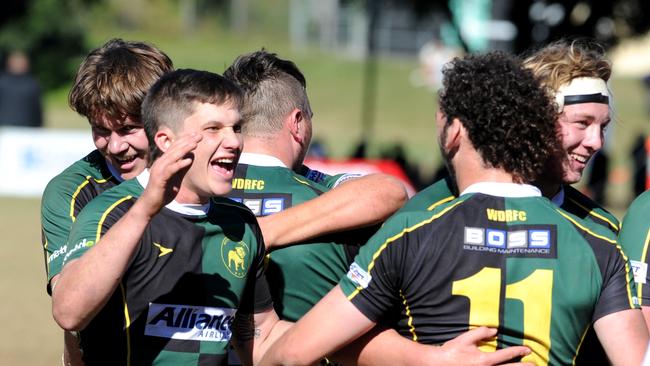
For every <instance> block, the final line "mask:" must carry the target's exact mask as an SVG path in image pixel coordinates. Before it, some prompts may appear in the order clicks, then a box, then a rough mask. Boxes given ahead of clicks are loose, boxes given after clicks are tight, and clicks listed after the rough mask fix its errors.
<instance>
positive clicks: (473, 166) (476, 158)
mask: <svg viewBox="0 0 650 366" xmlns="http://www.w3.org/2000/svg"><path fill="white" fill-rule="evenodd" d="M452 165H453V168H454V174H455V178H456V183H457V184H458V191H459V192H462V191H464V190H465V189H466V188H467V187H469V186H471V185H472V184H475V183H480V182H495V183H514V182H515V181H514V179H513V176H512V174H511V173H508V172H506V171H505V170H503V169H501V168H493V167H488V166H486V164H485V163H484V162H483V159H482V158H481V156H480V155H479V154H478V153H477V152H476V151H475V150H473V149H471V150H468V149H464V151H463V149H461V151H459V153H458V154H456V156H454V158H453V159H452Z"/></svg>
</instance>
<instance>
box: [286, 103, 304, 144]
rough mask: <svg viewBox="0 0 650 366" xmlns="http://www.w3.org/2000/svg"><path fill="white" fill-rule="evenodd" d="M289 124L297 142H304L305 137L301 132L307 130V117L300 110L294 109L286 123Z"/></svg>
mask: <svg viewBox="0 0 650 366" xmlns="http://www.w3.org/2000/svg"><path fill="white" fill-rule="evenodd" d="M285 122H286V123H287V124H288V127H289V132H290V133H291V136H292V137H293V139H294V140H295V141H296V142H302V140H303V135H302V134H301V132H302V131H303V129H305V128H306V127H305V122H306V121H305V116H304V114H303V113H302V111H301V110H300V109H298V108H294V109H293V110H292V111H291V113H289V115H288V116H287V120H286V121H285Z"/></svg>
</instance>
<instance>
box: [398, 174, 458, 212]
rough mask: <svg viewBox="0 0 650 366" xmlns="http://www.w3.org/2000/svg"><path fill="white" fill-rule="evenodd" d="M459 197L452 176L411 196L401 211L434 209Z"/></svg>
mask: <svg viewBox="0 0 650 366" xmlns="http://www.w3.org/2000/svg"><path fill="white" fill-rule="evenodd" d="M456 197H457V195H456V193H455V188H454V184H453V182H452V180H451V178H449V177H447V178H444V179H440V180H439V181H437V182H435V183H434V184H432V185H430V186H428V187H426V188H425V189H423V190H421V191H420V192H418V193H417V194H416V195H414V196H413V197H411V199H409V200H408V201H407V202H406V203H405V204H404V206H403V207H402V208H401V209H400V211H427V210H428V211H432V210H433V209H434V208H436V207H437V206H440V205H442V204H445V203H447V202H450V201H452V200H454V199H455V198H456Z"/></svg>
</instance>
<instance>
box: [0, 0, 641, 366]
mask: <svg viewBox="0 0 650 366" xmlns="http://www.w3.org/2000/svg"><path fill="white" fill-rule="evenodd" d="M132 2H135V3H140V2H143V0H133V1H132ZM122 3H126V2H125V1H122ZM278 8H281V7H278ZM276 11H278V10H276ZM279 11H283V10H282V9H280V10H279ZM93 19H96V20H97V24H96V27H94V28H93V29H92V31H91V38H92V42H93V45H99V44H101V43H103V42H104V41H105V40H106V39H108V38H110V37H123V38H125V39H138V40H147V41H149V42H152V43H154V44H156V45H157V46H159V47H160V48H162V49H163V50H165V51H166V52H168V53H169V55H170V56H171V58H172V59H173V60H174V62H175V65H176V66H177V67H191V68H198V69H207V70H211V71H216V72H219V73H221V72H222V71H223V70H224V68H225V67H226V66H227V65H228V64H230V63H231V62H232V60H233V59H234V58H235V57H236V56H237V55H238V54H241V53H243V52H249V51H252V50H255V49H259V48H261V47H267V48H268V49H269V50H271V51H275V52H278V53H280V55H281V56H283V57H286V58H291V59H293V60H294V61H296V63H297V64H298V65H299V66H300V67H301V68H302V69H303V71H304V73H305V75H306V77H307V80H308V91H309V94H310V98H311V102H312V107H313V109H314V112H315V117H314V130H315V137H316V138H318V139H320V140H322V141H323V142H324V143H325V145H326V146H327V148H328V149H329V150H330V152H331V154H332V155H333V156H336V157H342V156H345V155H347V154H348V153H349V152H350V151H351V150H352V148H353V146H354V144H355V143H356V142H357V141H358V140H359V139H360V138H361V137H362V134H363V132H362V129H361V123H360V122H359V121H360V118H361V114H362V111H361V98H362V96H361V90H362V75H363V63H362V62H361V61H359V60H354V59H349V58H346V57H343V56H339V55H334V54H327V53H322V52H321V51H319V50H313V49H312V50H301V51H296V50H292V49H291V47H289V45H288V43H287V41H286V34H285V33H283V32H277V30H276V31H273V32H270V33H262V32H259V31H258V32H254V33H248V34H243V35H242V34H229V33H227V32H225V31H223V30H221V28H214V27H212V28H211V27H208V28H207V29H201V30H200V34H197V35H193V36H184V35H182V34H176V33H173V32H169V31H167V30H164V29H162V28H161V29H160V30H154V31H155V33H152V32H151V31H147V32H144V31H141V30H132V31H126V30H120V31H115V30H114V29H115V28H114V27H111V25H110V24H106V21H102V20H101V19H99V18H98V17H97V15H95V18H93ZM92 21H93V20H89V23H91V22H92ZM91 24H93V23H91ZM154 26H155V25H154ZM274 29H277V28H274ZM416 68H417V62H416V60H415V59H382V60H380V63H379V67H378V75H379V78H378V82H377V87H378V90H377V101H376V110H375V116H376V120H375V127H374V129H373V133H372V135H371V136H370V138H371V145H370V152H371V154H377V152H378V151H380V150H381V149H382V148H384V147H385V146H388V145H389V144H391V143H394V142H400V143H404V144H405V146H406V147H407V153H408V157H409V159H411V160H413V161H416V162H418V164H419V165H420V166H421V169H422V170H423V171H424V172H425V173H427V172H428V173H430V172H432V171H433V170H434V168H435V166H436V165H437V164H438V163H439V156H438V152H437V147H436V144H435V138H434V136H435V130H434V127H433V125H434V124H433V116H434V113H435V103H434V100H435V96H434V94H433V93H432V92H430V91H428V90H426V89H424V88H415V87H413V86H411V85H410V83H409V75H410V73H411V72H412V71H413V70H415V69H416ZM612 87H613V91H614V94H615V96H616V98H615V99H616V116H615V119H616V125H615V126H614V130H613V131H612V132H613V133H612V134H611V136H610V137H609V138H610V141H609V143H610V146H609V148H610V151H611V153H612V158H613V171H614V172H615V173H616V174H613V175H612V181H611V182H610V184H609V186H608V189H607V192H608V197H609V202H610V204H611V206H610V207H611V208H612V209H613V210H614V212H615V214H617V215H618V216H619V217H620V216H622V214H623V213H624V211H625V208H626V205H627V203H628V202H629V200H630V198H631V193H630V181H629V168H630V161H629V159H628V157H627V156H628V150H629V148H630V147H631V143H632V141H633V139H634V137H635V136H636V135H637V134H638V133H645V134H647V133H649V132H650V124H649V123H647V122H648V118H647V116H646V114H645V113H646V112H645V106H644V105H643V103H644V91H643V90H642V88H641V84H640V82H638V81H637V80H632V79H615V80H614V81H613V84H612ZM67 89H68V88H67V87H66V88H62V89H61V90H59V91H56V92H53V93H51V94H48V95H47V98H46V123H47V126H48V127H52V128H87V122H86V121H85V120H84V119H82V118H81V117H79V116H77V115H76V114H74V113H73V112H71V111H70V110H69V108H68V107H67V104H66V96H67ZM39 204H40V200H39V199H38V198H35V199H16V198H7V197H4V198H3V197H0V232H1V233H2V239H1V242H0V248H1V250H0V276H1V277H2V278H3V280H2V282H1V286H2V287H1V288H0V290H2V293H3V294H4V296H5V298H6V299H7V300H8V301H7V300H6V301H5V305H4V306H3V311H2V312H1V315H0V324H2V326H3V332H1V333H0V363H1V364H4V365H53V364H57V362H58V358H59V357H60V349H61V347H60V345H61V339H62V338H61V331H60V330H59V329H58V328H57V326H56V325H55V324H54V322H53V320H52V317H51V315H50V303H49V297H48V296H47V295H46V293H45V273H44V265H43V255H42V250H41V245H40V232H39Z"/></svg>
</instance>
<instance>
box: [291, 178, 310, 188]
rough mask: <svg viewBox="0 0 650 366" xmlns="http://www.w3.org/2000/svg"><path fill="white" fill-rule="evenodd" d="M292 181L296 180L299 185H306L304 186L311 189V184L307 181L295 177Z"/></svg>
mask: <svg viewBox="0 0 650 366" xmlns="http://www.w3.org/2000/svg"><path fill="white" fill-rule="evenodd" d="M293 179H295V180H296V181H297V182H298V183H300V184H304V185H306V186H310V187H311V182H310V181H308V180H302V179H298V178H297V177H293Z"/></svg>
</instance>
